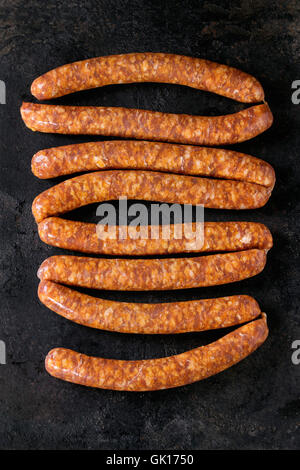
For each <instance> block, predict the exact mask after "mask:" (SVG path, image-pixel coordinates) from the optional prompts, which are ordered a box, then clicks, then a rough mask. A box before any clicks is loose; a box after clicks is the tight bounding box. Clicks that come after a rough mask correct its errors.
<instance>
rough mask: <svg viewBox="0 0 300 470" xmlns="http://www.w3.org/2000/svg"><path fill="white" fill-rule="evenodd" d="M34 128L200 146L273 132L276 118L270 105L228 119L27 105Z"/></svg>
mask: <svg viewBox="0 0 300 470" xmlns="http://www.w3.org/2000/svg"><path fill="white" fill-rule="evenodd" d="M21 115H22V118H23V120H24V122H25V124H26V126H27V127H29V129H31V130H33V131H39V132H54V133H58V134H94V135H106V136H116V137H126V138H134V139H140V140H143V139H144V140H162V141H167V142H178V143H182V144H195V145H208V146H210V145H211V146H213V145H228V144H235V143H237V142H244V141H245V140H248V139H252V138H253V137H255V136H257V135H258V134H261V133H262V132H264V131H265V130H267V129H268V128H269V127H270V126H271V125H272V122H273V116H272V113H271V111H270V108H269V106H268V105H267V104H261V105H257V106H252V107H250V108H247V109H244V110H242V111H239V112H238V113H235V114H227V115H225V116H212V117H210V116H209V117H208V116H190V115H187V114H167V113H160V112H155V111H147V110H144V109H128V108H117V107H116V108H108V107H107V108H106V107H97V106H58V105H56V106H55V105H46V104H34V103H23V104H22V107H21Z"/></svg>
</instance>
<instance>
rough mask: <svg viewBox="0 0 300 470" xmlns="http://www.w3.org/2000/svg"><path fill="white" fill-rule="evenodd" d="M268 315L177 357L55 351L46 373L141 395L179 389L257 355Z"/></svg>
mask: <svg viewBox="0 0 300 470" xmlns="http://www.w3.org/2000/svg"><path fill="white" fill-rule="evenodd" d="M267 336H268V326H267V320H266V315H265V314H264V313H263V314H262V318H259V319H258V320H254V321H252V322H250V323H247V324H246V325H243V326H241V327H239V328H237V329H235V330H234V331H232V332H231V333H229V334H227V335H225V336H223V337H222V338H221V339H219V340H217V341H215V342H213V343H210V344H208V345H207V346H202V347H199V348H195V349H192V350H190V351H186V352H184V353H182V354H178V355H175V356H169V357H163V358H159V359H144V360H138V361H122V360H116V359H103V358H99V357H90V356H86V355H85V354H80V353H77V352H75V351H72V350H70V349H64V348H56V349H52V351H50V352H49V353H48V355H47V357H46V361H45V366H46V370H47V372H48V373H49V374H50V375H52V376H53V377H56V378H58V379H62V380H66V381H67V382H73V383H77V384H81V385H86V386H88V387H97V388H104V389H109V390H124V391H132V392H142V391H151V390H162V389H166V388H173V387H180V386H181V385H186V384H190V383H192V382H196V381H198V380H202V379H205V378H207V377H210V376H212V375H215V374H218V373H219V372H222V371H223V370H225V369H228V368H229V367H231V366H232V365H234V364H236V363H238V362H239V361H241V360H242V359H244V358H245V357H247V356H248V355H249V354H251V353H252V352H254V351H255V350H256V349H257V348H258V347H259V346H260V345H261V344H262V343H263V342H264V341H265V340H266V338H267Z"/></svg>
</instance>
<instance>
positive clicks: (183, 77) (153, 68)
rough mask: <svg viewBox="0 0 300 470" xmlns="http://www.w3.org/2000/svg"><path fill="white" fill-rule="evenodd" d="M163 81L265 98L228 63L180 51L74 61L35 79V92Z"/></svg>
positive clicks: (245, 98) (51, 94)
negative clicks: (187, 55) (179, 53)
mask: <svg viewBox="0 0 300 470" xmlns="http://www.w3.org/2000/svg"><path fill="white" fill-rule="evenodd" d="M137 82H161V83H174V84H178V85H186V86H189V87H192V88H197V89H200V90H206V91H211V92H214V93H217V94H219V95H223V96H227V97H228V98H232V99H235V100H237V101H242V102H244V103H252V102H258V101H263V99H264V91H263V88H262V86H261V84H260V83H259V82H258V81H257V80H256V79H255V78H254V77H252V76H251V75H248V74H247V73H245V72H241V71H240V70H237V69H235V68H232V67H228V66H227V65H221V64H217V63H215V62H211V61H208V60H204V59H197V58H192V57H186V56H181V55H176V54H162V53H154V52H146V53H145V52H144V53H132V54H119V55H111V56H106V57H96V58H93V59H87V60H82V61H78V62H73V63H71V64H66V65H62V66H61V67H58V68H56V69H53V70H50V71H49V72H47V73H45V74H44V75H42V76H41V77H38V78H36V79H35V80H34V82H33V83H32V85H31V93H32V94H33V95H34V96H35V97H36V98H37V99H39V100H48V99H51V98H58V97H59V96H64V95H67V94H69V93H74V92H76V91H80V90H88V89H91V88H96V87H101V86H105V85H112V84H118V83H137Z"/></svg>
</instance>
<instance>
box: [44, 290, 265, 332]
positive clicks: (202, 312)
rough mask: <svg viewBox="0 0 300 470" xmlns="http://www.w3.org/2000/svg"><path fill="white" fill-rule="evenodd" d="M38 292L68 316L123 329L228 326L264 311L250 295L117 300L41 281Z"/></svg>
mask: <svg viewBox="0 0 300 470" xmlns="http://www.w3.org/2000/svg"><path fill="white" fill-rule="evenodd" d="M38 296H39V299H40V301H41V302H42V303H43V304H44V305H46V307H48V308H50V310H52V311H54V312H56V313H58V314H59V315H61V316H63V317H65V318H67V319H68V320H71V321H73V322H76V323H79V324H80V325H85V326H89V327H91V328H98V329H101V330H108V331H118V332H120V333H138V334H175V333H176V334H177V333H187V332H192V331H203V330H212V329H216V328H227V327H229V326H232V325H238V324H241V323H245V322H247V321H250V320H253V319H254V318H256V317H258V316H259V315H260V313H261V311H260V308H259V305H258V303H257V302H256V300H255V299H253V297H249V296H248V295H234V296H231V297H221V298H217V299H203V300H191V301H186V302H169V303H149V304H147V303H136V302H134V303H133V302H117V301H114V300H107V299H101V298H96V297H92V296H90V295H86V294H82V293H80V292H77V291H75V290H73V289H69V288H68V287H66V286H62V285H60V284H57V283H54V282H51V281H41V282H40V284H39V288H38Z"/></svg>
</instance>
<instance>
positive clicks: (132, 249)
mask: <svg viewBox="0 0 300 470" xmlns="http://www.w3.org/2000/svg"><path fill="white" fill-rule="evenodd" d="M177 227H179V228H180V234H181V235H182V236H181V238H176V233H177V231H176V226H174V225H171V226H170V231H169V235H170V236H169V237H164V233H163V230H162V226H157V227H151V226H144V227H143V228H142V229H140V230H141V232H142V233H140V235H141V238H134V236H135V229H136V227H131V226H128V227H125V228H126V232H127V236H126V238H125V237H124V238H120V237H118V230H119V227H118V226H116V227H110V228H111V229H113V230H112V232H113V233H114V234H115V236H116V238H115V239H112V238H108V237H107V238H106V237H105V236H104V235H105V234H107V233H108V232H101V237H100V236H99V234H97V225H96V224H91V223H86V222H75V221H72V220H66V219H61V218H59V217H49V218H47V219H44V220H43V221H42V222H40V223H39V224H38V232H39V236H40V238H41V240H42V241H43V242H45V243H47V244H48V245H52V246H57V247H59V248H65V249H67V250H73V251H80V252H83V253H95V254H106V255H121V256H122V255H128V256H145V255H159V254H160V255H162V254H171V253H188V252H196V251H197V252H209V251H211V252H213V251H239V250H247V249H251V248H259V249H266V250H269V249H270V248H271V247H272V245H273V241H272V235H271V233H270V231H269V229H268V228H267V227H266V226H265V225H263V224H259V223H255V222H205V223H204V226H203V232H202V233H201V235H202V236H201V237H199V239H196V237H195V239H194V240H192V239H191V238H188V236H187V235H188V234H189V233H190V232H188V234H187V235H186V233H185V230H184V225H181V226H180V225H179V224H177ZM121 229H122V231H124V226H123V227H122V228H121ZM152 229H154V230H153V232H154V233H155V234H156V233H157V234H158V237H157V238H156V239H155V238H153V237H152V236H151V235H152V234H151V230H152ZM190 230H191V231H192V232H193V233H194V234H195V231H196V224H195V223H193V224H191V225H190Z"/></svg>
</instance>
